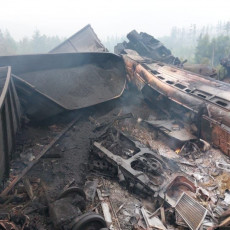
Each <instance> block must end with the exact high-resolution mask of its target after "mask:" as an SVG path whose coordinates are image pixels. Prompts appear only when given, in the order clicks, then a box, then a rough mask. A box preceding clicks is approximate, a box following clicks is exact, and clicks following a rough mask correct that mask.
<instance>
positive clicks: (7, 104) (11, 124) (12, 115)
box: [0, 67, 20, 181]
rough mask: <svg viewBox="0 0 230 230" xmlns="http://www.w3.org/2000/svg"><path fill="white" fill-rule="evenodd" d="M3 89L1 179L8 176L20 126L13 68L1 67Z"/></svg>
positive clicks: (1, 109) (0, 143)
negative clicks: (12, 73)
mask: <svg viewBox="0 0 230 230" xmlns="http://www.w3.org/2000/svg"><path fill="white" fill-rule="evenodd" d="M0 78H1V80H2V81H1V83H2V87H1V88H2V91H1V94H0V181H2V180H3V179H4V178H6V177H8V174H9V162H10V159H11V158H12V153H13V151H14V145H15V135H16V132H17V129H18V127H19V126H20V104H19V100H18V96H17V93H16V90H15V87H14V82H13V79H12V78H11V68H10V67H2V68H0Z"/></svg>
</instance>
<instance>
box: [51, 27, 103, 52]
mask: <svg viewBox="0 0 230 230" xmlns="http://www.w3.org/2000/svg"><path fill="white" fill-rule="evenodd" d="M106 51H107V49H106V48H105V47H104V46H103V44H102V43H101V41H100V40H99V38H98V37H97V35H96V33H95V32H94V30H93V28H92V27H91V25H87V26H85V27H84V28H82V29H81V30H80V31H78V32H77V33H75V34H74V35H72V36H71V37H70V38H68V39H67V40H65V41H64V42H62V43H61V44H60V45H58V46H57V47H55V48H54V49H52V50H51V51H50V52H49V53H75V52H106Z"/></svg>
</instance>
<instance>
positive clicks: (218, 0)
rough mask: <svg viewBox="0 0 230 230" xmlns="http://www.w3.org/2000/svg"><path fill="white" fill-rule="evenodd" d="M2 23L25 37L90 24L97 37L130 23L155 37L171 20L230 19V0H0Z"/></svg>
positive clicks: (0, 25) (64, 34)
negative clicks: (36, 32)
mask: <svg viewBox="0 0 230 230" xmlns="http://www.w3.org/2000/svg"><path fill="white" fill-rule="evenodd" d="M0 3H1V4H0V29H3V30H4V29H8V30H9V32H10V33H11V34H12V36H13V37H14V38H16V39H21V38H22V37H23V36H31V35H32V34H33V32H34V30H36V29H38V30H40V32H41V33H42V34H47V35H59V36H61V37H68V36H70V35H72V34H73V33H75V32H77V31H78V30H79V29H81V28H82V27H84V26H85V25H87V24H91V26H92V27H93V28H94V30H95V32H96V33H97V34H98V36H99V38H101V39H105V38H106V36H110V35H126V34H127V33H128V32H129V31H131V30H132V29H136V30H137V31H138V32H140V31H144V32H147V33H150V34H152V35H153V36H155V37H159V36H162V35H167V34H169V33H170V30H171V28H172V27H173V26H177V27H183V26H185V27H189V26H190V25H191V24H197V25H198V26H201V25H207V24H217V23H218V21H228V20H230V13H229V11H230V0H190V1H188V0H157V1H156V0H138V1H137V0H65V1H64V0H0Z"/></svg>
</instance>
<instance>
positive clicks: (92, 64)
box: [0, 53, 126, 121]
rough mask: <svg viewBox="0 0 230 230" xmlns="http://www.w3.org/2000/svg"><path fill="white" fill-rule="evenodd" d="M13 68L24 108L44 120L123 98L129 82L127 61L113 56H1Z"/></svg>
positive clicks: (88, 54)
mask: <svg viewBox="0 0 230 230" xmlns="http://www.w3.org/2000/svg"><path fill="white" fill-rule="evenodd" d="M2 65H9V66H11V67H12V72H13V73H14V81H15V86H16V89H17V92H18V96H19V98H20V101H21V105H22V108H23V110H24V112H25V114H27V116H28V117H29V118H30V119H34V120H36V121H39V120H43V119H46V118H49V117H51V116H54V115H56V114H59V113H61V112H64V111H70V110H76V109H81V108H85V107H88V106H92V105H95V104H98V103H102V102H105V101H108V100H111V99H114V98H117V97H119V96H120V95H121V94H122V92H123V90H124V88H125V83H126V71H125V66H124V62H123V59H122V58H121V57H119V56H117V55H115V54H112V53H60V54H37V55H17V56H2V57H0V66H2Z"/></svg>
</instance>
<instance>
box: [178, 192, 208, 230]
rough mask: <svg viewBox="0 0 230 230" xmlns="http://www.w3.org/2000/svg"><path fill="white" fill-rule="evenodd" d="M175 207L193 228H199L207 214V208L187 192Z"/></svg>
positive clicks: (195, 229)
mask: <svg viewBox="0 0 230 230" xmlns="http://www.w3.org/2000/svg"><path fill="white" fill-rule="evenodd" d="M175 209H176V211H177V213H178V214H179V215H180V216H181V217H182V219H183V220H184V221H185V222H186V223H187V225H188V226H189V227H190V228H191V229H192V230H197V229H199V227H200V225H201V224H202V222H203V220H204V218H205V216H206V214H207V209H206V208H204V207H203V206H202V205H200V204H199V203H198V202H197V201H195V200H194V199H193V198H192V197H190V196H189V195H187V194H186V193H183V194H182V195H181V197H180V199H179V200H178V202H177V204H176V207H175Z"/></svg>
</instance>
